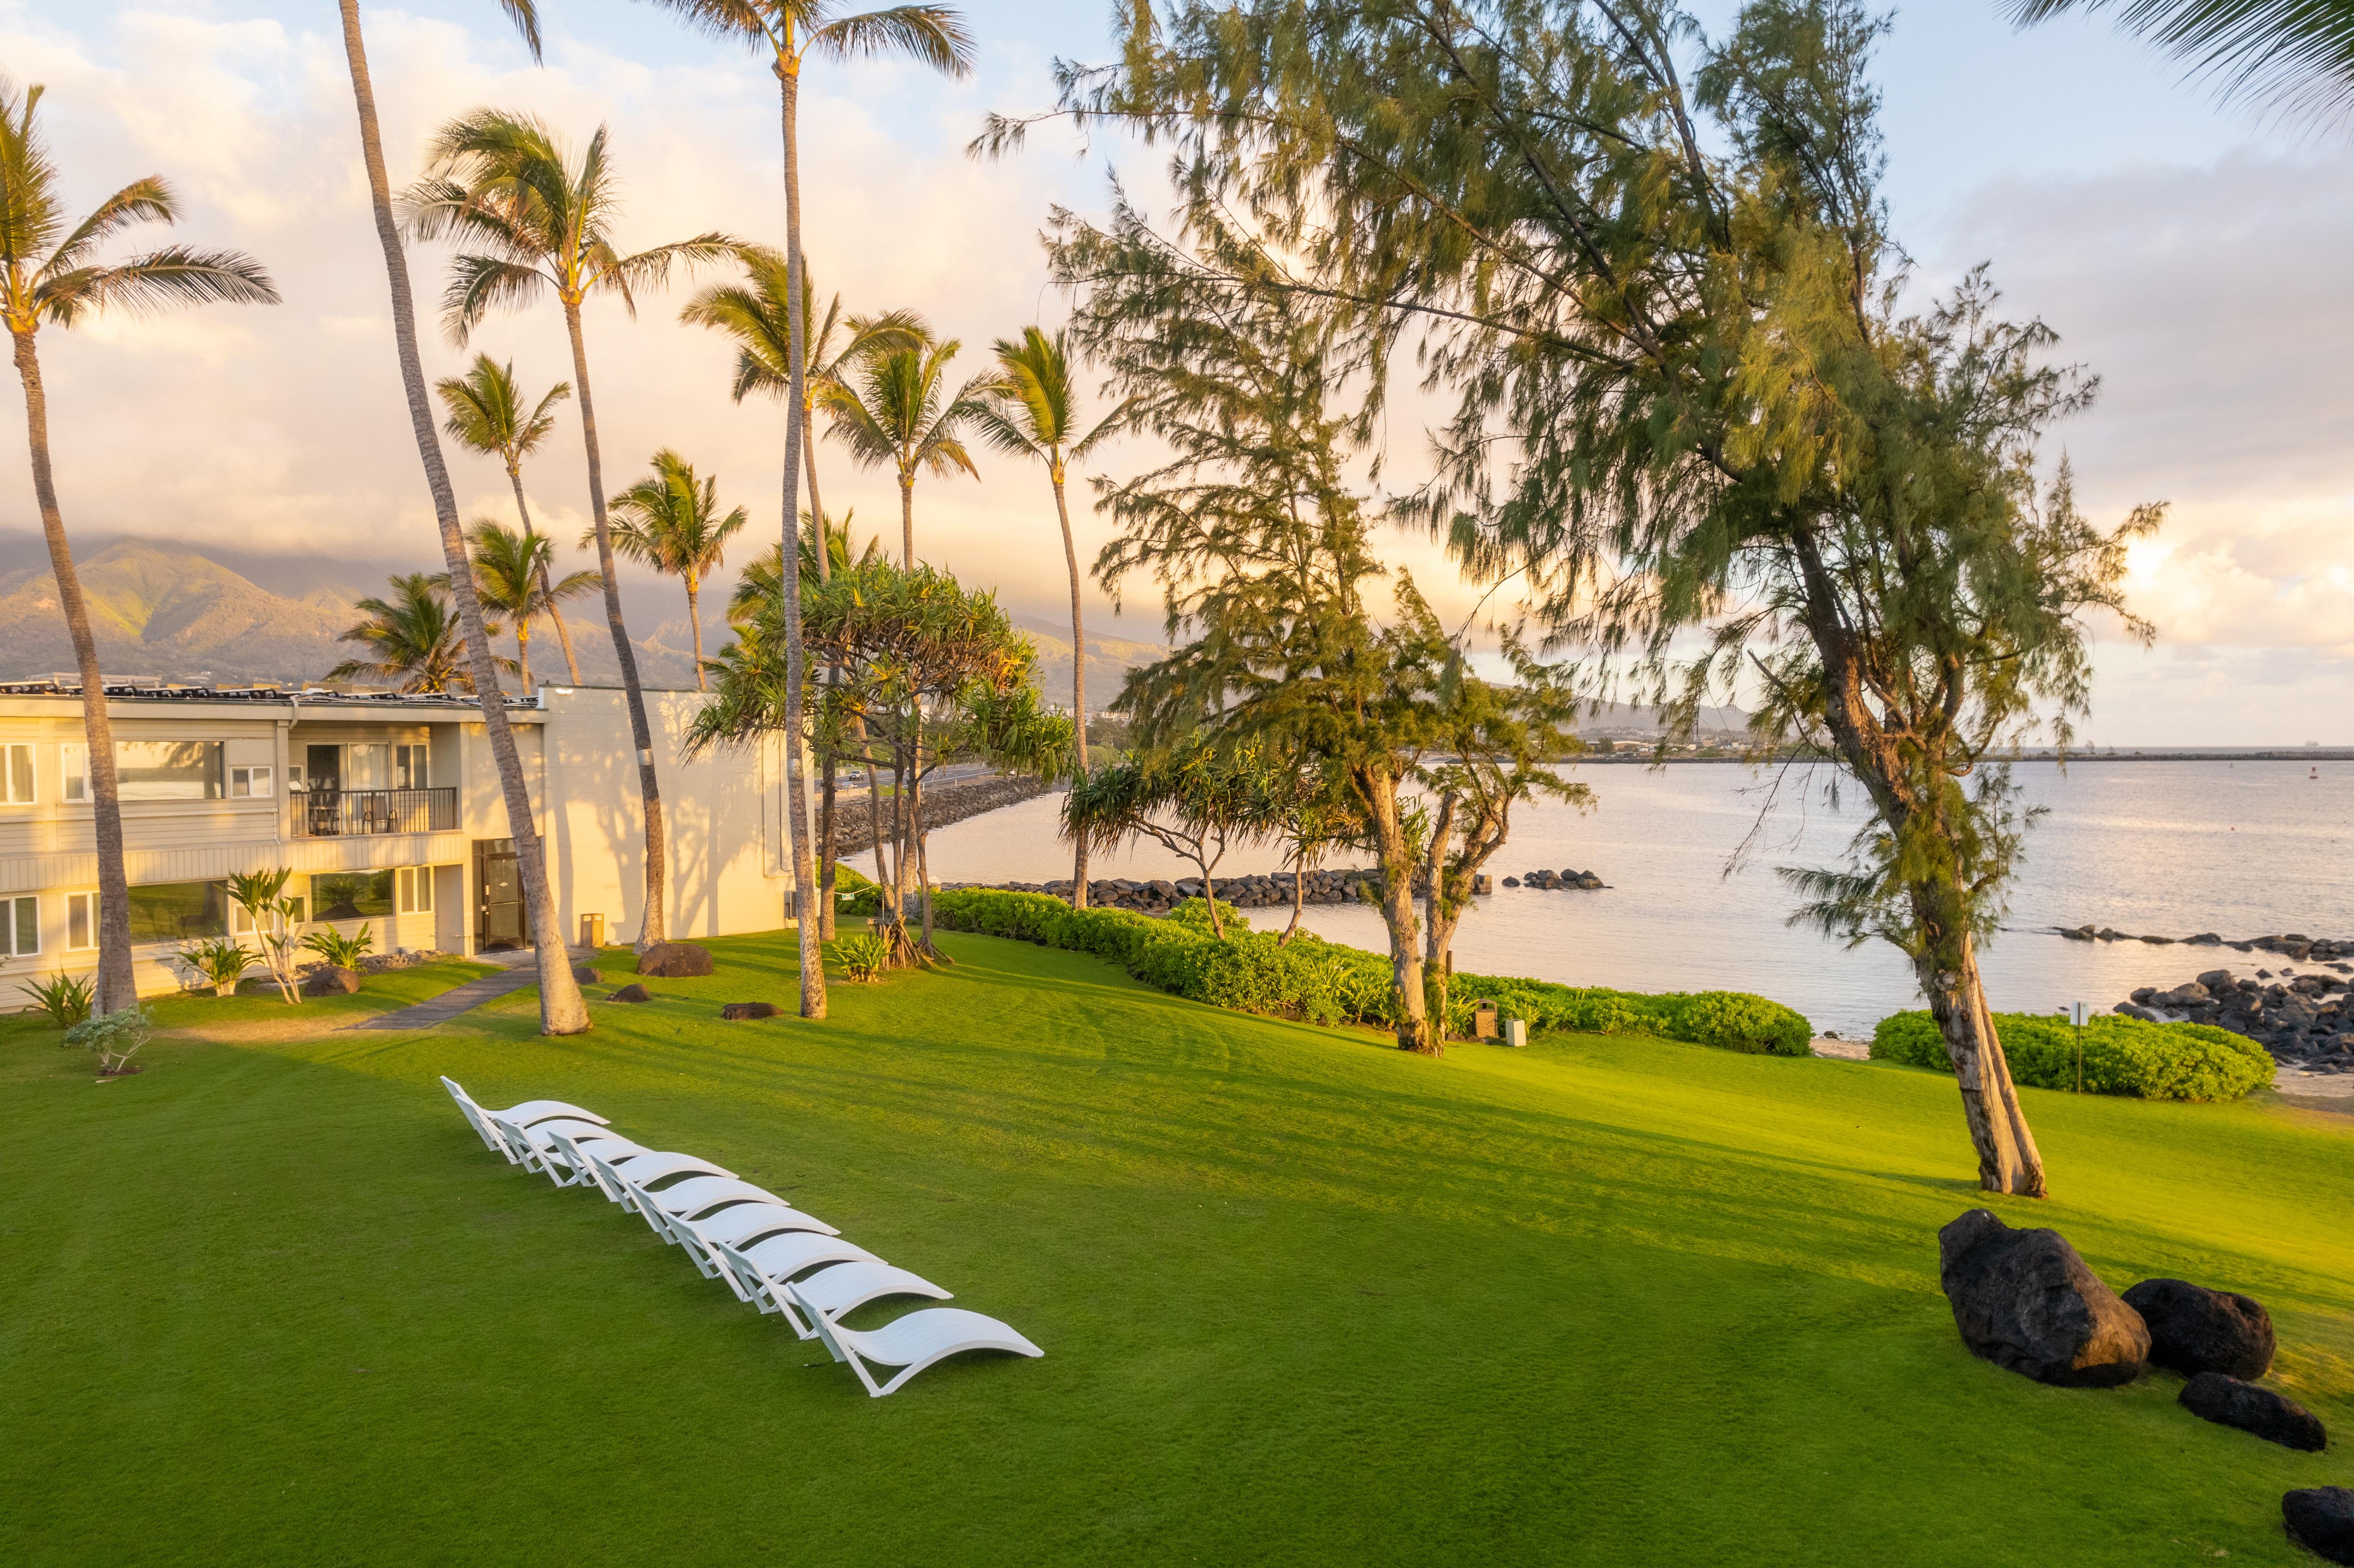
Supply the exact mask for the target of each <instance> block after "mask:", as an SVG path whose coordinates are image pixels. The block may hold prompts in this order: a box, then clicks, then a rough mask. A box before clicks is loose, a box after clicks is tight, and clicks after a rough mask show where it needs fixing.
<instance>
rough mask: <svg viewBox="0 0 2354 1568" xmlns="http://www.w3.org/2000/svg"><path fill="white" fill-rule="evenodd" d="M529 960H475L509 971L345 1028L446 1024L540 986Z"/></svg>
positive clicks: (524, 957)
mask: <svg viewBox="0 0 2354 1568" xmlns="http://www.w3.org/2000/svg"><path fill="white" fill-rule="evenodd" d="M529 959H531V955H530V954H529V953H527V952H526V953H523V954H519V955H511V954H506V953H497V954H492V953H484V954H482V955H479V956H478V957H477V958H476V959H475V960H474V961H475V962H477V963H498V962H501V961H502V960H504V962H505V965H506V967H505V968H504V969H501V970H500V971H499V972H498V973H497V974H494V975H484V976H483V977H482V979H480V980H468V981H467V982H466V983H465V984H463V985H461V986H458V987H456V988H454V989H452V990H450V991H443V992H442V993H441V994H440V996H437V997H432V998H429V999H428V1000H427V1001H420V1002H419V1003H418V1004H417V1005H416V1006H414V1007H404V1008H400V1009H398V1010H397V1011H395V1012H379V1013H377V1014H376V1016H375V1017H374V1018H365V1019H362V1020H361V1021H360V1022H357V1023H354V1024H349V1025H346V1027H347V1028H350V1029H430V1028H432V1027H433V1026H434V1025H435V1024H437V1023H447V1022H450V1021H451V1019H453V1018H455V1017H457V1016H458V1015H459V1014H460V1013H461V1012H472V1011H473V1010H474V1009H475V1008H478V1007H480V1006H482V1003H484V1002H486V1001H492V1000H493V999H494V998H497V997H502V996H504V995H506V994H507V993H508V992H510V991H521V990H522V989H523V988H524V987H525V986H527V985H536V984H537V983H538V982H539V965H538V964H537V963H535V962H531V961H528V960H529ZM573 961H574V962H576V963H578V962H585V961H586V960H585V959H579V958H577V957H576V958H575V959H574V960H573Z"/></svg>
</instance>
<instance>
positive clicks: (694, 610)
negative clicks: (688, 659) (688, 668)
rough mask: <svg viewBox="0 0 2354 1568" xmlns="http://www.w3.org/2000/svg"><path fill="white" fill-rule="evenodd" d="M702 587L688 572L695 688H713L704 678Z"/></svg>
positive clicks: (689, 620)
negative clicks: (693, 635)
mask: <svg viewBox="0 0 2354 1568" xmlns="http://www.w3.org/2000/svg"><path fill="white" fill-rule="evenodd" d="M702 587H703V585H702V584H700V583H699V582H697V581H696V580H695V574H694V573H693V572H689V573H687V574H686V623H687V624H688V625H689V626H691V627H693V628H694V629H695V690H696V691H698V692H707V691H709V690H711V683H710V682H708V681H706V680H705V679H704V678H703V599H702Z"/></svg>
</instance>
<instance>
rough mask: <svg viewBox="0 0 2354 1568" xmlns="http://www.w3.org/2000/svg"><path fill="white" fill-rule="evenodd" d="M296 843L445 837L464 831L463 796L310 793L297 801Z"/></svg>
mask: <svg viewBox="0 0 2354 1568" xmlns="http://www.w3.org/2000/svg"><path fill="white" fill-rule="evenodd" d="M292 808H293V809H292V818H293V831H294V836H295V837H296V838H307V839H333V838H356V837H360V836H362V835H366V834H370V833H440V832H451V831H453V830H455V829H456V827H457V826H458V791H457V790H456V789H307V790H300V791H296V792H294V793H293V794H292Z"/></svg>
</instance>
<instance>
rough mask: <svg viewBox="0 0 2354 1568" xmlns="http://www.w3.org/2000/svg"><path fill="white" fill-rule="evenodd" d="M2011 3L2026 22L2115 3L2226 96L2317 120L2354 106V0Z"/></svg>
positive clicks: (2135, 26) (2123, 16)
mask: <svg viewBox="0 0 2354 1568" xmlns="http://www.w3.org/2000/svg"><path fill="white" fill-rule="evenodd" d="M2009 10H2010V15H2011V18H2012V20H2014V21H2016V22H2018V23H2019V24H2020V26H2031V25H2032V24H2034V23H2037V22H2041V21H2043V20H2045V19H2046V18H2048V17H2052V16H2059V15H2061V14H2062V12H2069V11H2107V10H2115V11H2116V12H2117V13H2118V16H2117V21H2118V25H2119V26H2123V27H2124V28H2125V29H2126V31H2128V32H2133V33H2138V34H2140V35H2141V36H2142V37H2145V38H2147V39H2148V40H2149V41H2150V42H2152V43H2154V44H2156V45H2158V47H2159V48H2162V49H2164V50H2166V52H2167V53H2168V54H2170V55H2173V56H2174V57H2175V58H2178V59H2182V60H2186V61H2188V62H2189V63H2190V69H2191V71H2192V73H2193V74H2194V75H2204V76H2213V77H2217V78H2220V79H2221V85H2222V92H2223V96H2224V97H2225V98H2229V99H2244V100H2253V101H2258V102H2263V103H2268V104H2270V105H2272V106H2273V107H2274V108H2275V109H2278V110H2280V111H2283V112H2284V113H2285V114H2288V115H2290V116H2292V117H2295V118H2299V119H2305V120H2311V121H2322V120H2329V119H2334V118H2337V117H2339V116H2342V115H2343V114H2344V113H2345V112H2346V111H2347V110H2348V109H2349V107H2354V0H2300V3H2298V4H2294V5H2281V4H2272V5H2255V4H2251V3H2250V0H2123V3H2122V4H2117V3H2116V0H2010V3H2009Z"/></svg>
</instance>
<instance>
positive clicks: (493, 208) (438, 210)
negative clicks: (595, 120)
mask: <svg viewBox="0 0 2354 1568" xmlns="http://www.w3.org/2000/svg"><path fill="white" fill-rule="evenodd" d="M605 137H606V132H605V128H604V127H603V126H601V125H600V126H599V127H598V128H597V133H596V134H595V135H593V136H591V137H590V138H589V139H588V147H587V149H586V150H585V151H584V152H583V153H582V154H581V156H580V158H579V160H578V162H577V163H576V162H573V161H572V160H570V159H569V158H568V157H567V151H566V149H565V147H564V145H563V144H562V143H561V142H559V141H558V140H557V136H556V134H555V133H554V132H552V131H550V130H549V129H548V128H547V127H546V125H544V124H543V123H541V122H539V121H538V120H536V119H535V118H533V117H532V116H530V115H526V114H514V113H508V112H506V111H502V110H496V109H482V110H477V111H474V112H473V113H472V114H462V115H460V116H459V117H458V118H457V119H455V120H452V121H451V122H449V123H447V124H445V125H444V126H442V127H441V129H440V132H437V133H436V134H435V136H434V138H433V142H432V144H431V147H430V150H429V154H428V158H427V170H426V175H425V177H424V178H423V179H421V180H419V182H418V183H417V184H416V185H411V186H410V187H409V189H408V193H407V195H406V196H405V197H404V198H403V205H404V208H405V214H406V218H407V223H408V231H409V233H410V234H411V235H413V236H415V237H416V238H420V239H438V238H443V237H445V236H447V237H451V238H457V239H458V240H460V241H461V243H465V244H470V245H472V246H475V247H478V249H469V250H464V251H461V253H460V255H459V256H458V258H457V260H456V261H455V262H454V263H452V266H451V277H450V283H449V287H448V288H447V289H446V290H444V291H443V292H442V296H441V305H442V322H443V324H444V325H445V326H446V327H447V328H448V329H449V332H450V335H451V340H452V341H454V342H457V343H459V344H463V343H464V342H465V341H466V338H467V337H468V335H469V334H472V331H473V329H474V327H475V326H476V325H477V324H478V323H480V322H481V321H482V317H483V316H484V315H486V314H487V313H489V312H490V311H491V309H492V308H493V306H504V307H507V308H520V307H522V306H525V305H527V304H530V303H531V302H534V301H535V300H537V299H539V298H541V297H543V296H545V295H546V294H549V293H551V292H552V293H553V294H554V295H555V296H556V298H557V302H558V303H560V304H561V305H562V306H563V307H564V327H565V333H566V335H567V337H568V338H569V339H570V340H571V346H572V384H573V386H574V387H577V388H578V391H579V395H580V437H581V441H582V443H583V445H584V446H585V448H586V449H587V451H588V513H589V517H590V520H591V528H592V532H593V533H594V535H595V536H596V541H597V566H598V569H599V571H601V572H602V573H603V574H604V577H605V622H606V625H607V627H608V629H609V630H610V631H611V633H612V637H613V656H614V658H615V659H617V660H618V661H620V666H621V685H622V687H623V689H624V690H625V692H626V693H627V695H628V701H629V709H630V734H631V740H632V741H633V742H634V743H635V745H636V747H637V751H638V789H639V793H640V794H641V796H642V798H643V800H644V803H645V827H646V892H645V916H644V918H643V920H642V922H641V923H640V926H639V930H638V948H639V950H640V951H643V950H645V949H646V948H651V947H652V946H653V945H654V944H655V943H657V942H660V941H662V940H663V938H664V936H665V934H666V931H667V923H666V921H665V919H664V913H663V888H664V886H665V885H666V880H667V874H668V873H667V865H666V863H665V858H664V833H663V808H662V785H661V781H660V779H658V778H657V777H656V775H655V772H654V739H653V726H652V725H650V724H649V723H647V721H646V696H645V689H644V687H643V686H642V684H641V683H640V682H639V680H638V656H637V652H636V650H635V649H634V648H632V647H631V644H630V632H629V628H628V626H627V625H625V624H624V623H623V621H622V620H621V581H620V577H619V576H618V575H617V574H616V573H615V571H614V567H613V546H612V538H611V535H610V528H609V526H608V524H607V521H606V516H605V473H604V464H603V461H602V460H601V458H600V456H599V451H598V446H597V408H596V402H595V399H594V398H593V397H592V396H591V395H590V391H589V384H588V343H587V340H586V339H585V338H584V337H583V336H582V335H581V330H580V307H581V304H582V303H583V302H585V301H586V300H587V299H588V296H589V295H591V294H595V293H612V294H617V295H619V296H620V299H621V302H622V303H623V304H624V305H625V306H627V307H628V308H629V309H630V311H631V313H632V314H634V313H636V310H637V302H636V295H637V291H639V290H641V289H648V288H659V287H661V286H662V285H663V283H664V282H665V281H667V280H668V279H669V277H670V271H671V269H672V268H673V266H677V265H681V264H684V265H685V266H688V267H695V266H699V265H702V264H704V263H705V262H716V261H720V260H726V258H728V257H730V256H733V255H735V254H736V253H737V250H738V249H740V247H739V245H738V243H737V241H736V240H733V239H730V238H727V236H726V235H724V234H718V233H712V232H705V233H703V234H698V235H696V236H695V237H694V238H691V239H683V240H678V241H675V242H673V243H672V244H668V245H657V246H655V247H654V248H653V249H651V250H642V251H639V252H638V253H637V254H635V255H631V256H625V255H623V254H621V252H620V250H619V249H616V248H615V246H614V244H613V238H612V224H613V220H614V219H615V218H617V217H620V189H619V185H618V184H617V182H616V180H615V178H614V174H613V167H612V164H611V162H610V160H609V159H608V157H607V156H606V151H605Z"/></svg>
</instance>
